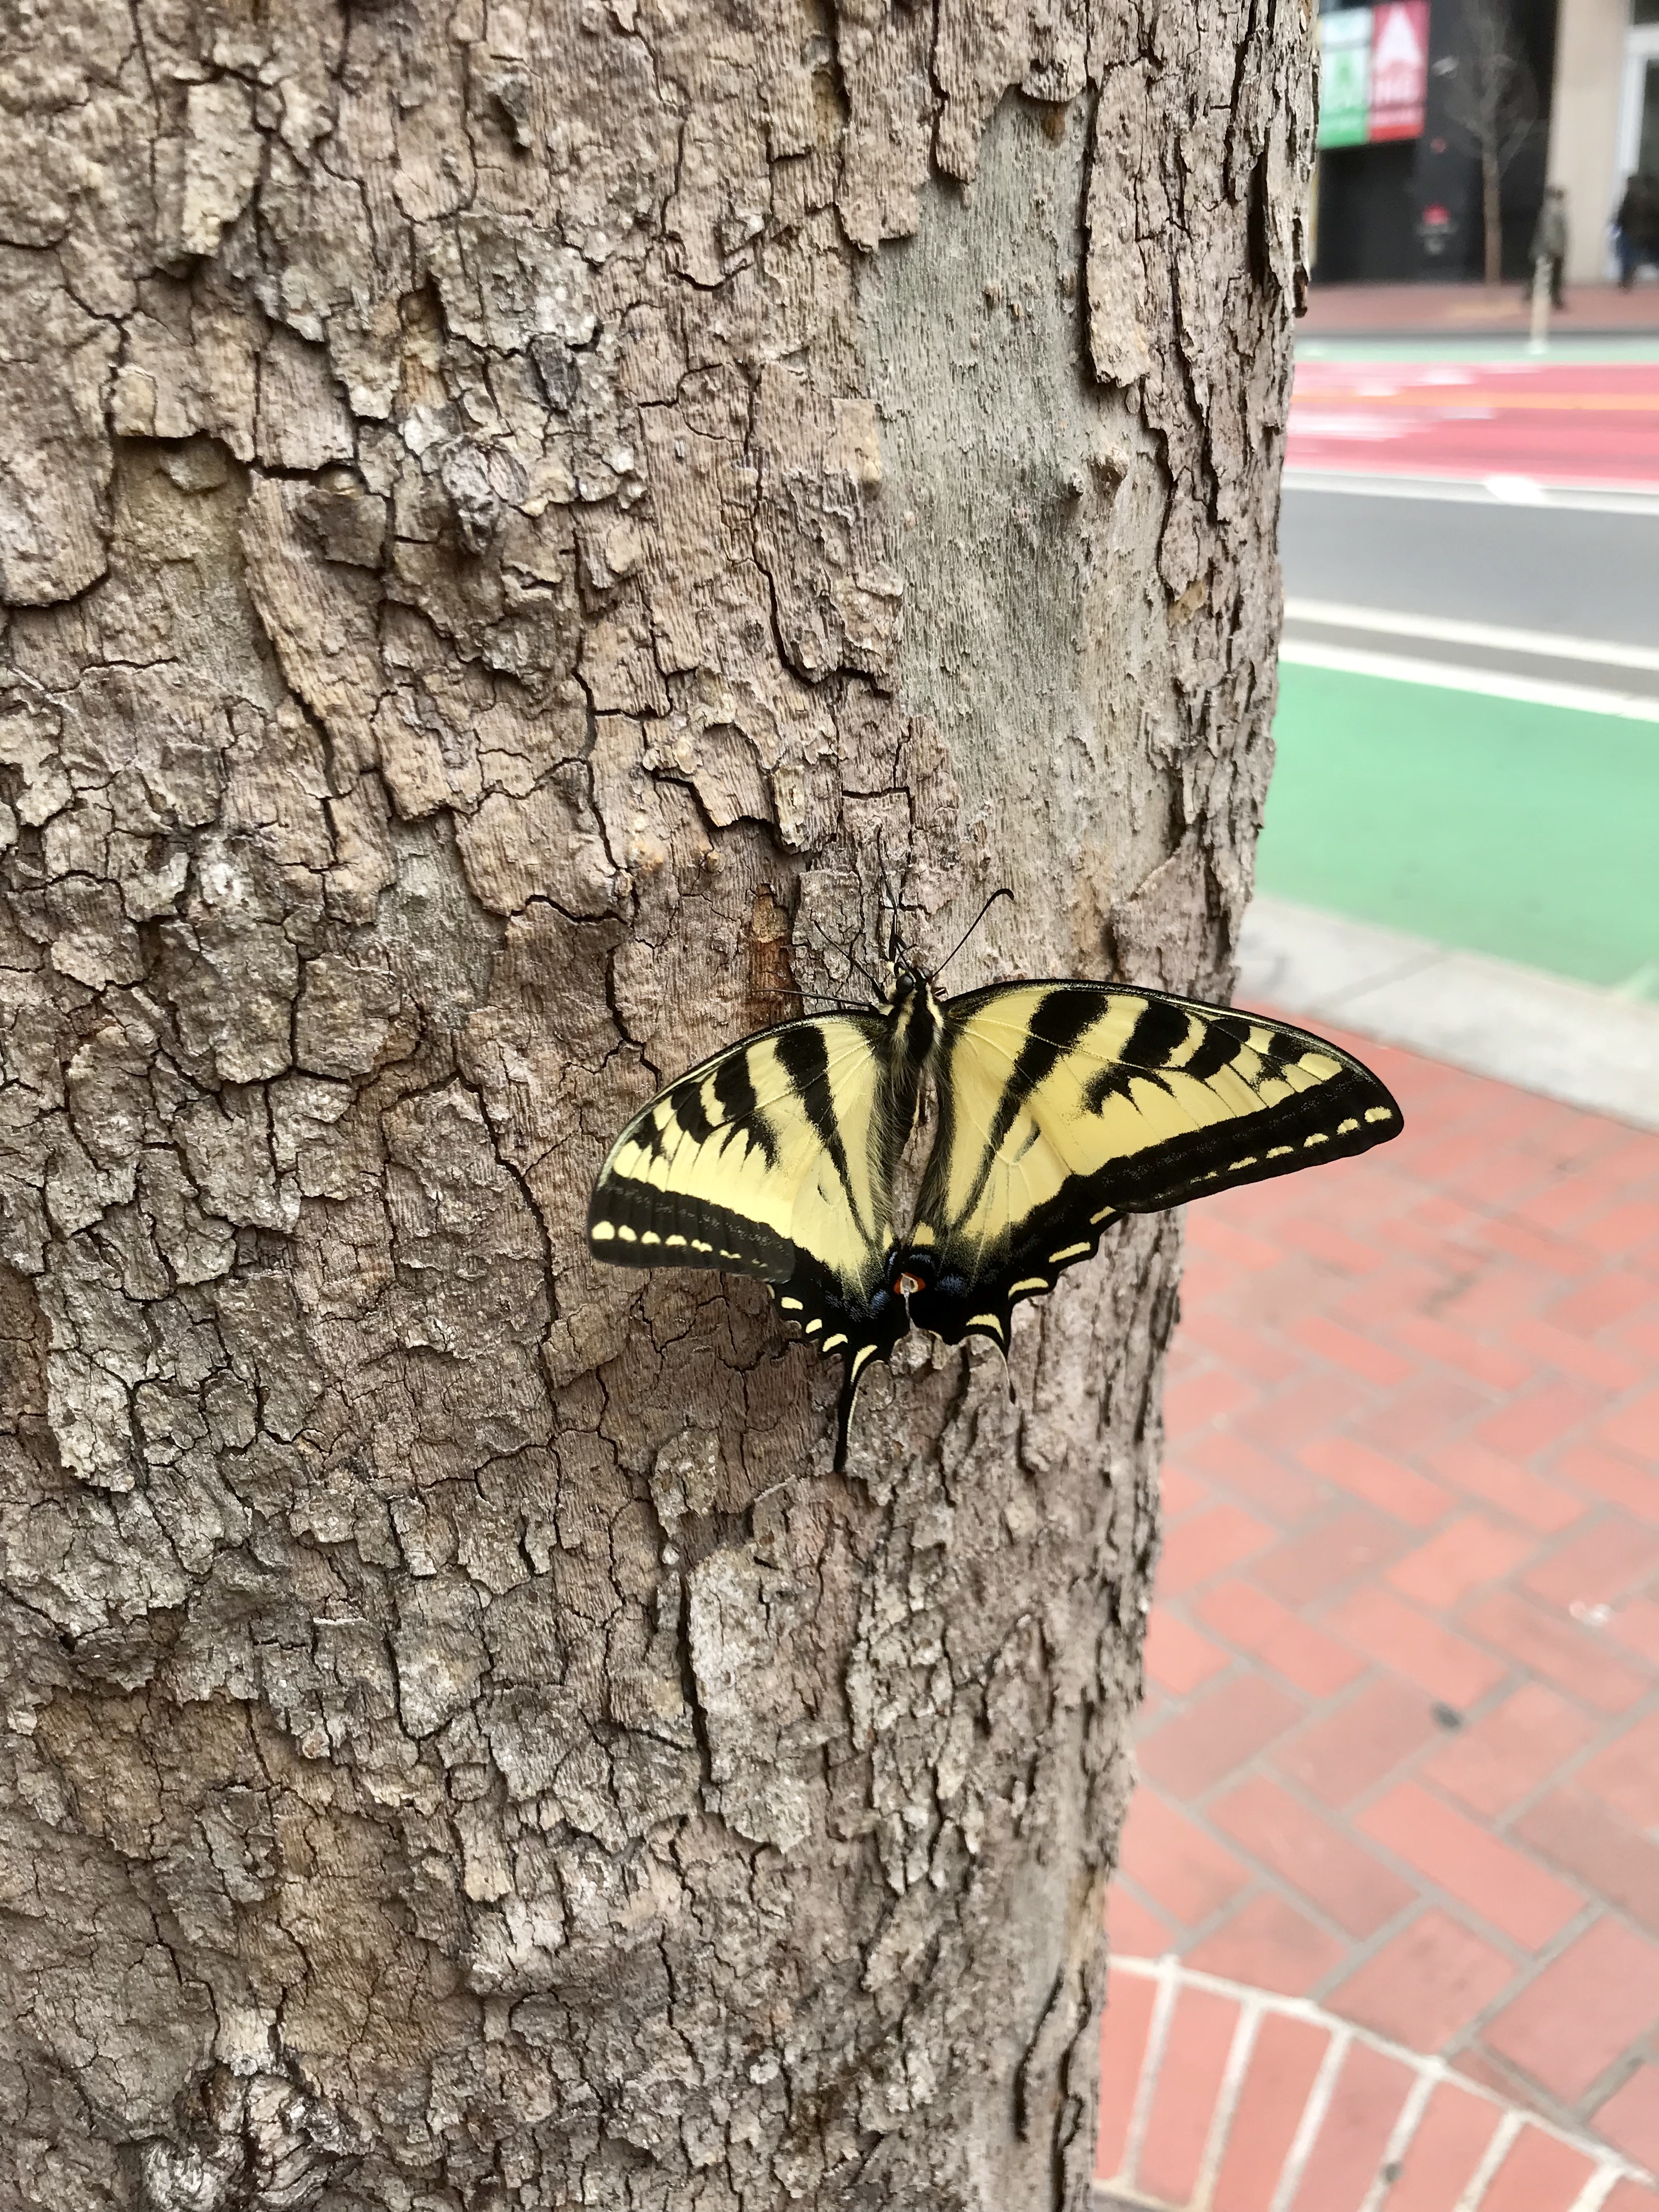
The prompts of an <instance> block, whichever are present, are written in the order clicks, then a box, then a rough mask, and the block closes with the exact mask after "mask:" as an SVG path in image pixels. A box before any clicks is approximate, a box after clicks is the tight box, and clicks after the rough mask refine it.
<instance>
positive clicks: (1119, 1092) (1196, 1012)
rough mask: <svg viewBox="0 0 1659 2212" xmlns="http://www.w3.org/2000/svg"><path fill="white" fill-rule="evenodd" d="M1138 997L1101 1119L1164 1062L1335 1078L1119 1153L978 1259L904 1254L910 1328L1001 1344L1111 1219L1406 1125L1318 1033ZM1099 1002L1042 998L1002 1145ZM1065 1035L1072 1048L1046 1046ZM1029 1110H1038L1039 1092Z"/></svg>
mask: <svg viewBox="0 0 1659 2212" xmlns="http://www.w3.org/2000/svg"><path fill="white" fill-rule="evenodd" d="M999 988H1000V987H998V986H993V987H991V988H990V989H988V990H987V991H983V992H976V993H973V994H969V997H967V998H964V999H962V1000H953V1001H952V1002H951V1012H953V1013H954V1012H956V1011H957V1008H959V1007H960V1008H964V1009H968V1010H969V1011H976V1010H977V1008H978V1007H979V1006H982V1005H983V1004H984V1002H985V1001H986V1000H988V999H991V998H993V997H994V995H995V993H996V991H997V990H998V989H999ZM1134 995H1137V996H1141V997H1144V999H1145V1000H1146V1003H1145V1005H1144V1006H1143V1008H1142V1010H1141V1012H1140V1013H1139V1015H1138V1016H1137V1018H1136V1020H1135V1024H1134V1026H1133V1029H1132V1030H1131V1031H1130V1033H1129V1036H1128V1037H1127V1039H1126V1040H1125V1042H1124V1044H1123V1046H1122V1048H1121V1050H1120V1051H1119V1053H1118V1054H1117V1056H1116V1057H1115V1059H1114V1060H1112V1061H1110V1062H1109V1064H1107V1065H1104V1066H1102V1067H1101V1068H1100V1069H1099V1071H1098V1072H1097V1073H1096V1074H1095V1075H1094V1076H1093V1077H1092V1078H1091V1080H1090V1082H1089V1083H1088V1084H1087V1085H1086V1086H1085V1091H1084V1104H1085V1108H1086V1109H1088V1110H1089V1111H1091V1112H1095V1113H1098V1112H1100V1111H1101V1110H1102V1109H1103V1108H1104V1107H1105V1106H1106V1105H1107V1103H1109V1101H1110V1100H1111V1099H1112V1098H1114V1097H1129V1096H1132V1085H1136V1084H1145V1083H1152V1084H1153V1085H1156V1086H1157V1088H1158V1089H1159V1090H1160V1091H1164V1092H1165V1093H1166V1094H1167V1093H1170V1092H1171V1091H1173V1089H1174V1084H1173V1081H1171V1080H1166V1079H1165V1078H1164V1075H1163V1074H1162V1073H1160V1071H1161V1070H1164V1069H1166V1068H1167V1069H1169V1070H1170V1077H1171V1078H1185V1079H1188V1080H1196V1081H1198V1082H1200V1083H1204V1084H1207V1083H1208V1082H1210V1081H1211V1080H1212V1079H1213V1078H1214V1077H1215V1076H1217V1075H1218V1074H1220V1073H1222V1071H1223V1070H1224V1069H1225V1068H1227V1067H1229V1066H1231V1063H1232V1062H1233V1061H1234V1060H1237V1058H1238V1057H1239V1055H1240V1054H1241V1053H1243V1052H1245V1051H1246V1050H1247V1049H1248V1050H1249V1051H1250V1052H1251V1053H1252V1054H1255V1058H1256V1060H1257V1061H1258V1062H1259V1063H1260V1065H1259V1067H1258V1070H1257V1073H1256V1074H1255V1078H1254V1079H1253V1084H1252V1087H1254V1086H1255V1084H1257V1083H1261V1082H1262V1081H1272V1080H1273V1079H1274V1078H1276V1077H1278V1076H1279V1074H1280V1072H1281V1071H1282V1070H1283V1069H1285V1068H1287V1067H1289V1066H1293V1065H1295V1064H1296V1063H1297V1062H1298V1061H1300V1060H1302V1059H1303V1057H1304V1055H1305V1054H1310V1053H1314V1054H1318V1055H1319V1056H1320V1057H1322V1059H1326V1060H1334V1061H1336V1062H1337V1063H1338V1071H1337V1073H1335V1074H1334V1075H1331V1076H1328V1077H1325V1078H1323V1079H1322V1080H1320V1081H1319V1082H1317V1083H1316V1084H1313V1085H1310V1087H1309V1088H1307V1089H1306V1090H1304V1091H1295V1092H1292V1093H1291V1094H1290V1095H1289V1096H1286V1097H1281V1098H1279V1099H1278V1100H1276V1101H1275V1102H1274V1103H1272V1104H1271V1105H1267V1104H1264V1105H1263V1106H1261V1108H1260V1109H1258V1110H1256V1111H1255V1112H1251V1113H1245V1114H1241V1115H1225V1117H1224V1118H1222V1119H1220V1120H1218V1121H1212V1122H1206V1123H1205V1124H1203V1125H1202V1126H1201V1127H1196V1128H1190V1129H1185V1130H1182V1131H1179V1132H1177V1133H1175V1134H1173V1135H1171V1136H1170V1137H1167V1138H1165V1139H1162V1140H1160V1141H1159V1142H1158V1143H1156V1144H1152V1145H1147V1146H1142V1147H1140V1148H1139V1149H1137V1150H1133V1151H1131V1152H1124V1153H1120V1154H1118V1155H1115V1157H1113V1158H1110V1159H1109V1160H1107V1161H1106V1162H1104V1163H1103V1165H1102V1166H1101V1167H1100V1168H1099V1169H1097V1170H1096V1171H1095V1172H1094V1173H1093V1174H1091V1175H1087V1176H1082V1175H1078V1176H1069V1177H1068V1178H1067V1179H1066V1182H1064V1183H1062V1184H1061V1186H1060V1188H1059V1190H1058V1191H1056V1192H1055V1193H1054V1194H1053V1195H1052V1196H1051V1197H1050V1198H1048V1199H1047V1200H1044V1201H1043V1202H1042V1203H1041V1204H1040V1205H1038V1206H1035V1207H1033V1208H1032V1209H1031V1210H1030V1212H1028V1213H1025V1214H1023V1215H1020V1216H1018V1217H1016V1218H1012V1219H1011V1220H1010V1222H1009V1223H1008V1224H1007V1225H1006V1230H1005V1232H1004V1233H1003V1234H1002V1235H1001V1236H1000V1237H998V1238H996V1239H995V1240H994V1242H993V1243H991V1244H990V1245H989V1246H988V1247H987V1250H986V1253H985V1255H984V1258H983V1259H981V1257H980V1255H979V1254H978V1253H977V1252H975V1253H973V1254H969V1252H967V1251H965V1250H963V1249H954V1250H953V1249H952V1247H951V1240H950V1237H949V1236H948V1235H947V1236H946V1237H945V1239H944V1241H943V1243H934V1244H933V1245H931V1246H926V1247H924V1248H922V1249H907V1250H906V1251H905V1252H903V1253H902V1254H900V1255H898V1257H897V1258H896V1261H894V1263H893V1266H894V1267H895V1268H905V1269H908V1270H909V1271H910V1272H912V1273H915V1274H916V1275H918V1276H919V1277H921V1279H922V1280H923V1281H924V1283H925V1285H926V1287H925V1288H924V1289H923V1291H921V1292H920V1293H919V1294H918V1295H917V1296H916V1297H915V1298H913V1300H912V1302H911V1312H912V1316H913V1318H914V1319H915V1322H916V1324H917V1325H918V1327H921V1328H927V1329H930V1330H932V1331H933V1333H934V1334H936V1335H939V1336H940V1337H942V1338H943V1339H944V1340H945V1341H946V1342H947V1343H951V1344H955V1343H958V1342H960V1341H961V1340H962V1339H963V1337H964V1336H968V1335H982V1336H986V1337H988V1338H989V1339H990V1340H992V1342H994V1343H996V1344H999V1345H1000V1346H1002V1347H1003V1348H1004V1349H1005V1350H1006V1346H1007V1341H1008V1332H1009V1328H1010V1324H1011V1319H1012V1309H1013V1307H1014V1306H1015V1305H1016V1304H1018V1302H1019V1301H1020V1300H1021V1299H1023V1298H1028V1297H1038V1296H1039V1295H1041V1294H1042V1292H1043V1291H1049V1290H1052V1289H1053V1288H1054V1284H1055V1282H1056V1281H1057V1280H1058V1279H1059V1277H1060V1274H1061V1273H1063V1272H1064V1271H1065V1270H1066V1268H1067V1267H1075V1266H1076V1265H1077V1264H1078V1262H1079V1261H1082V1260H1085V1259H1088V1258H1090V1257H1091V1255H1093V1254H1094V1253H1095V1252H1096V1251H1097V1249H1098V1248H1099V1244H1100V1240H1101V1237H1102V1236H1103V1234H1104V1232H1105V1230H1106V1228H1107V1226H1108V1225H1109V1223H1110V1222H1111V1221H1112V1220H1114V1219H1115V1218H1116V1217H1117V1216H1118V1215H1120V1214H1124V1213H1151V1212H1162V1211H1164V1209H1165V1208H1166V1207H1169V1206H1180V1205H1182V1204H1185V1203H1186V1202H1188V1200H1192V1199H1195V1198H1203V1197H1206V1196H1208V1195H1210V1194H1212V1193H1214V1192H1218V1191H1223V1190H1231V1189H1235V1188H1238V1187H1240V1186H1241V1185H1243V1184H1244V1183H1249V1182H1266V1181H1268V1180H1270V1179H1272V1178H1273V1177H1274V1176H1281V1175H1289V1174H1293V1173H1294V1172H1296V1171H1297V1170H1299V1169H1301V1168H1304V1167H1310V1166H1314V1165H1316V1164H1320V1163H1322V1162H1323V1161H1325V1160H1333V1159H1341V1158H1351V1157H1352V1156H1353V1155H1354V1154H1356V1153H1359V1152H1368V1151H1370V1148H1371V1147H1372V1146H1375V1145H1379V1144H1383V1143H1386V1142H1387V1141H1388V1139H1389V1138H1391V1137H1395V1136H1397V1135H1398V1134H1399V1133H1400V1131H1401V1127H1403V1126H1404V1117H1403V1116H1402V1115H1401V1111H1400V1108H1399V1106H1398V1104H1397V1103H1396V1102H1395V1099H1394V1097H1392V1095H1391V1094H1390V1093H1389V1090H1388V1088H1387V1086H1386V1085H1384V1084H1383V1082H1381V1081H1380V1079H1378V1078H1377V1077H1376V1075H1374V1074H1373V1073H1371V1071H1370V1069H1369V1068H1368V1067H1366V1066H1364V1065H1363V1064H1362V1063H1361V1062H1360V1061H1358V1060H1354V1059H1353V1058H1352V1056H1351V1055H1350V1054H1346V1053H1345V1052H1343V1051H1342V1050H1341V1049H1340V1047H1338V1046H1336V1045H1334V1044H1331V1043H1329V1042H1328V1041H1327V1040H1326V1039H1324V1038H1322V1037H1318V1036H1313V1035H1312V1034H1310V1032H1308V1031H1305V1030H1295V1029H1291V1028H1289V1027H1287V1026H1286V1025H1285V1024H1282V1023H1276V1022H1273V1021H1269V1020H1268V1019H1267V1018H1265V1017H1263V1016H1252V1015H1250V1014H1248V1013H1237V1012H1232V1011H1231V1009H1225V1008H1220V1007H1207V1006H1201V1005H1199V1004H1197V1003H1196V1002H1194V1001H1189V1000H1175V999H1171V998H1169V997H1166V996H1164V995H1163V994H1154V993H1145V994H1141V993H1136V994H1134ZM1067 1001H1069V1004H1064V1003H1062V1002H1067ZM1098 1006H1099V1002H1098V999H1097V997H1096V996H1095V994H1093V993H1091V992H1090V991H1089V990H1087V989H1086V988H1085V989H1079V988H1078V987H1066V986H1064V985H1056V986H1055V987H1054V989H1053V990H1052V991H1050V992H1048V994H1047V995H1046V996H1045V997H1044V998H1043V999H1042V1000H1040V1001H1039V1002H1038V1005H1037V1006H1036V1009H1035V1012H1034V1014H1033V1018H1032V1021H1031V1024H1030V1026H1031V1031H1032V1033H1033V1035H1034V1036H1038V1037H1040V1039H1041V1040H1042V1049H1041V1051H1033V1052H1031V1053H1030V1054H1029V1063H1030V1065H1033V1066H1037V1067H1038V1068H1039V1073H1037V1074H1036V1077H1035V1079H1029V1080H1028V1079H1026V1068H1027V1065H1028V1052H1027V1049H1026V1048H1024V1047H1022V1048H1021V1050H1020V1052H1019V1054H1018V1055H1017V1057H1016V1060H1015V1063H1014V1066H1013V1070H1012V1073H1011V1074H1010V1076H1009V1079H1008V1080H1007V1083H1006V1086H1005V1088H1004V1091H1003V1094H1002V1097H1001V1099H1000V1103H999V1108H998V1111H997V1114H996V1116H995V1121H994V1127H995V1129H996V1131H997V1132H998V1138H997V1142H998V1143H999V1144H1000V1141H1001V1140H1002V1139H1003V1138H1004V1137H1006V1134H1007V1133H1008V1132H1009V1131H1010V1130H1011V1129H1012V1127H1013V1126H1014V1124H1015V1121H1016V1120H1017V1119H1018V1113H1019V1110H1020V1109H1021V1108H1022V1107H1023V1106H1024V1104H1025V1103H1026V1102H1027V1100H1029V1099H1030V1097H1031V1094H1032V1092H1033V1091H1036V1089H1037V1087H1038V1085H1040V1083H1041V1081H1042V1078H1043V1076H1045V1075H1046V1074H1047V1073H1048V1071H1049V1069H1051V1068H1052V1067H1053V1066H1054V1065H1055V1064H1056V1063H1057V1061H1058V1060H1059V1059H1060V1057H1061V1056H1062V1053H1063V1051H1064V1050H1065V1049H1067V1048H1069V1045H1070V1044H1071V1043H1074V1042H1077V1041H1078V1040H1079V1038H1081V1037H1082V1036H1084V1034H1085V1031H1086V1030H1087V1028H1088V1027H1089V1023H1090V1021H1091V1019H1092V1018H1093V1016H1094V1014H1095V1013H1097V1012H1098ZM1085 1008H1087V1009H1089V1010H1090V1011H1089V1012H1088V1016H1087V1018H1082V1017H1083V1016H1084V1012H1085ZM1194 1018H1197V1019H1199V1020H1200V1021H1201V1022H1202V1024H1203V1035H1202V1036H1201V1037H1200V1040H1199V1042H1198V1045H1197V1047H1196V1048H1195V1049H1194V1050H1193V1051H1191V1052H1190V1053H1188V1055H1187V1057H1186V1058H1185V1059H1184V1060H1182V1061H1181V1062H1180V1063H1179V1064H1178V1065H1172V1063H1174V1060H1175V1055H1176V1054H1177V1053H1179V1052H1180V1051H1181V1050H1182V1047H1183V1046H1185V1045H1187V1044H1188V1042H1190V1039H1191V1036H1192V1024H1193V1021H1194ZM1061 1036H1065V1037H1066V1040H1067V1042H1066V1045H1064V1046H1062V1047H1061V1048H1060V1050H1053V1049H1050V1046H1051V1045H1052V1044H1054V1043H1055V1042H1058V1040H1059V1039H1060V1037H1061ZM1036 1109H1037V1110H1038V1112H1039V1113H1040V1111H1041V1100H1040V1098H1039V1099H1038V1100H1037V1101H1036ZM941 1141H942V1142H943V1141H946V1139H945V1137H944V1136H942V1138H941ZM995 1149H996V1148H995V1146H987V1151H986V1154H985V1156H984V1157H983V1158H981V1161H980V1163H979V1164H978V1166H977V1168H976V1170H975V1183H974V1200H973V1202H975V1203H976V1202H977V1201H978V1200H979V1198H980V1196H981V1194H982V1192H983V1189H984V1186H985V1183H986V1182H987V1179H988V1176H989V1175H990V1173H991V1171H992V1169H993V1168H994V1164H995ZM987 1261H988V1264H987Z"/></svg>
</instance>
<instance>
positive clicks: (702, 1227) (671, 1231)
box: [587, 1176, 797, 1282]
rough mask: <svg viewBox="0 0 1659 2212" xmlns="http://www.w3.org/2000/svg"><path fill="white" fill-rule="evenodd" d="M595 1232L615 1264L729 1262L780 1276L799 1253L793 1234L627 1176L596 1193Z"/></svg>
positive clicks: (598, 1251)
mask: <svg viewBox="0 0 1659 2212" xmlns="http://www.w3.org/2000/svg"><path fill="white" fill-rule="evenodd" d="M587 1236H588V1243H589V1248H590V1249H591V1250H592V1254H593V1256H594V1258H595V1259H598V1260H603V1261H605V1262H606V1264H607V1265H608V1266H610V1267H724V1268H726V1270H728V1271H729V1272H730V1273H732V1274H736V1275H759V1276H760V1277H761V1278H762V1279H763V1280H770V1281H773V1282H778V1281H781V1279H783V1277H784V1276H785V1275H787V1273H788V1272H789V1270H790V1268H791V1267H793V1265H794V1262H795V1259H796V1256H797V1255H796V1248H795V1247H794V1245H793V1244H792V1243H790V1241H789V1239H788V1238H787V1237H780V1236H779V1235H778V1234H777V1232H776V1231H775V1230H773V1229H769V1228H768V1227H767V1225H766V1224H765V1223H764V1222H763V1221H751V1220H750V1218H748V1216H747V1215H746V1214H742V1213H734V1212H732V1210H731V1208H730V1207H729V1206H716V1205H714V1203H713V1202H712V1201H711V1200H708V1199H706V1198H693V1197H692V1196H691V1195H690V1194H689V1193H688V1192H685V1191H674V1190H659V1189H658V1188H657V1187H656V1185H655V1184H654V1183H648V1182H631V1181H629V1180H628V1179H626V1178H625V1177H623V1176H611V1177H610V1178H609V1179H608V1180H607V1181H606V1182H604V1183H602V1184H601V1185H600V1186H599V1188H598V1189H597V1190H596V1191H595V1192H594V1194H593V1198H592V1204H591V1205H590V1206H589V1207H588V1214H587Z"/></svg>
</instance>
